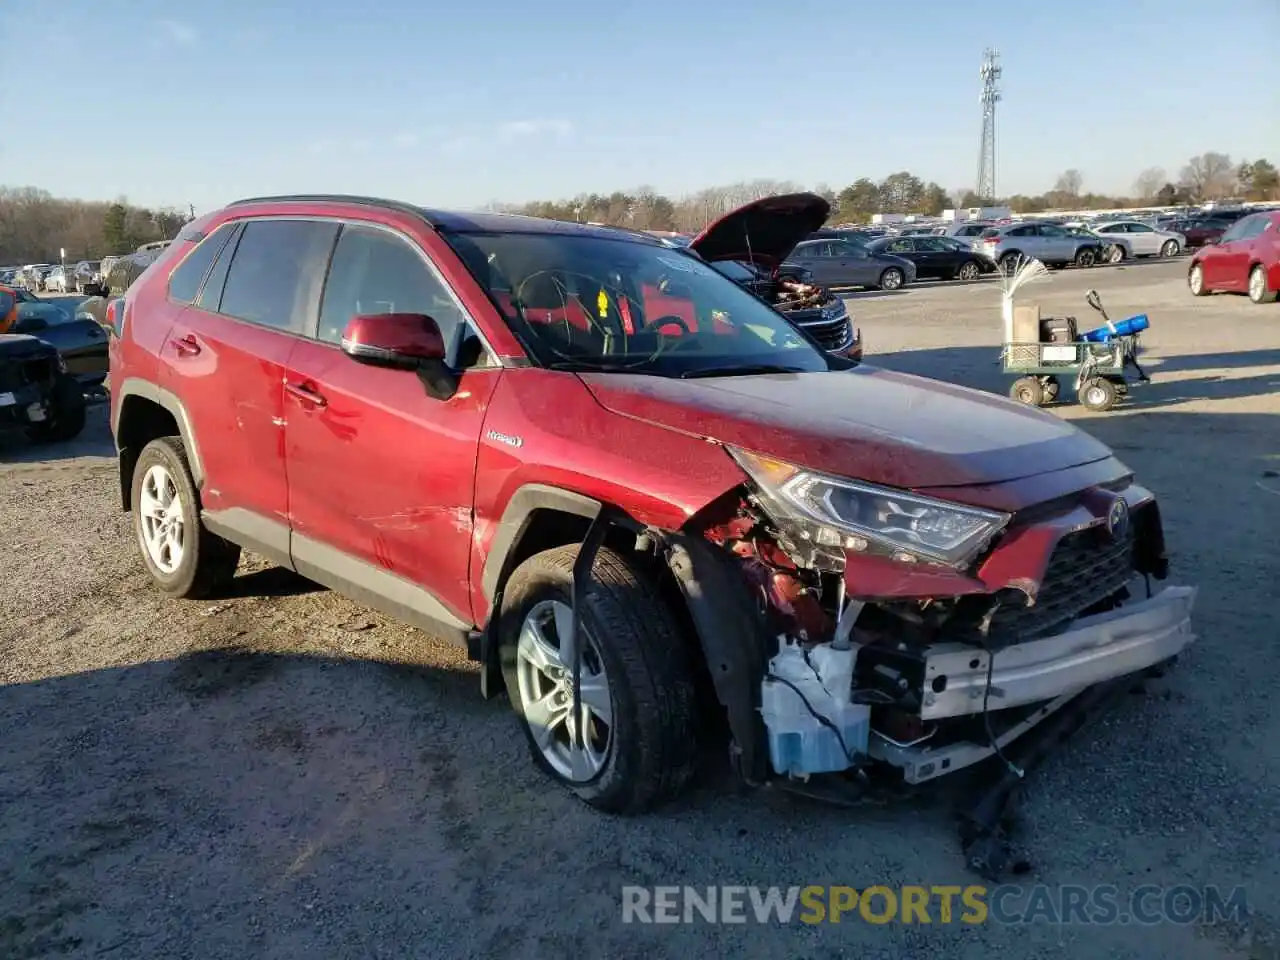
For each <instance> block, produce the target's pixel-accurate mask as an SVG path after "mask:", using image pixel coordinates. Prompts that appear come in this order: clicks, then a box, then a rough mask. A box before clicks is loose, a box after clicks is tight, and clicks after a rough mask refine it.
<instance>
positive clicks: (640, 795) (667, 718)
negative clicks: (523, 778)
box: [498, 544, 697, 814]
mask: <svg viewBox="0 0 1280 960" xmlns="http://www.w3.org/2000/svg"><path fill="white" fill-rule="evenodd" d="M578 549H579V548H578V546H577V545H576V544H574V545H570V546H565V547H558V548H556V549H554V550H548V551H545V552H544V553H539V554H537V555H535V556H533V557H530V558H529V559H528V560H526V561H524V563H522V564H520V566H519V567H517V568H516V570H515V571H514V572H513V573H512V574H511V578H510V579H509V580H508V581H507V584H506V587H505V589H504V590H503V599H502V610H501V612H500V614H499V621H498V639H499V648H498V649H499V657H500V660H501V663H502V672H503V679H504V680H505V682H506V688H507V692H508V694H509V697H510V700H511V706H512V708H513V709H514V710H515V712H516V716H517V717H519V719H520V726H521V728H522V729H523V730H524V732H525V737H526V739H527V741H528V743H529V752H530V754H531V755H532V756H533V759H534V762H535V763H536V764H537V765H538V766H539V767H541V768H542V769H543V770H544V771H546V772H547V773H548V774H550V775H551V776H552V777H553V778H554V779H556V780H558V781H559V782H560V783H562V784H563V785H565V786H567V787H568V788H569V789H570V790H572V791H573V793H575V794H576V795H577V796H578V797H579V798H580V799H581V800H583V801H584V802H586V803H588V804H590V805H591V806H593V807H596V808H598V809H600V810H604V811H607V812H610V813H626V814H630V813H642V812H644V811H646V810H649V809H651V808H653V807H654V806H657V805H658V804H660V803H662V802H664V801H666V800H669V799H671V798H672V797H674V796H675V795H676V794H678V793H679V792H680V791H681V790H682V789H683V788H684V787H685V785H686V784H687V783H688V782H689V780H690V779H691V777H692V776H693V771H694V762H695V759H696V756H697V750H696V746H695V738H694V705H695V696H694V682H693V678H692V671H691V669H690V662H689V650H688V647H686V645H685V643H684V641H683V638H682V637H681V633H680V628H679V626H678V624H677V621H676V618H675V616H674V612H673V611H672V610H671V609H670V607H669V606H668V604H667V601H666V600H664V599H663V597H662V594H661V592H660V591H659V589H658V586H657V585H656V584H655V583H654V582H653V581H652V580H651V579H650V578H649V577H648V576H647V575H646V574H645V573H644V572H643V571H642V570H641V569H639V568H638V567H637V566H636V565H635V564H633V563H632V562H631V561H630V560H628V559H627V558H626V557H625V556H623V555H622V554H619V553H616V552H615V551H613V550H610V549H607V548H601V550H600V552H599V553H598V554H597V555H596V560H595V564H594V566H593V569H592V578H591V585H590V587H589V589H588V592H587V598H586V609H585V610H584V611H582V627H583V628H584V629H585V632H586V634H587V636H588V638H589V642H590V643H591V645H592V648H593V649H594V650H595V651H596V653H597V654H598V656H599V657H600V660H601V662H602V663H603V666H604V672H605V675H606V677H607V678H608V686H609V693H610V698H611V700H612V704H613V708H612V714H613V717H612V719H613V725H612V731H611V736H610V743H609V746H608V750H607V756H606V759H605V761H604V765H603V767H602V768H601V770H600V772H599V773H597V774H596V775H595V776H594V777H593V778H592V779H590V780H587V781H584V782H575V781H572V780H569V779H567V778H565V777H562V776H561V775H560V774H559V773H558V772H557V771H556V770H555V769H554V768H553V767H552V766H551V764H550V763H549V762H548V761H547V759H546V757H545V756H544V755H543V753H542V751H541V750H540V749H539V748H538V746H537V744H536V742H535V741H534V737H533V734H532V732H531V730H530V728H529V723H528V721H527V720H526V719H525V717H524V711H523V708H522V706H521V701H520V691H519V677H518V674H517V660H516V649H517V648H516V644H517V640H518V638H519V634H520V630H521V628H522V627H523V625H524V622H525V617H526V615H527V614H528V613H529V612H530V610H532V608H533V607H534V605H535V604H537V603H539V602H541V601H544V600H556V601H559V602H561V603H567V604H569V605H570V606H572V602H573V601H572V597H573V564H574V561H575V559H576V558H577V556H578Z"/></svg>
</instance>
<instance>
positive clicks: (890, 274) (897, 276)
mask: <svg viewBox="0 0 1280 960" xmlns="http://www.w3.org/2000/svg"><path fill="white" fill-rule="evenodd" d="M903 279H905V278H904V277H903V275H902V271H901V270H899V269H898V268H897V267H890V268H889V269H888V270H886V271H885V272H884V273H882V274H880V289H881V290H897V289H898V288H900V287H901V286H902V281H903Z"/></svg>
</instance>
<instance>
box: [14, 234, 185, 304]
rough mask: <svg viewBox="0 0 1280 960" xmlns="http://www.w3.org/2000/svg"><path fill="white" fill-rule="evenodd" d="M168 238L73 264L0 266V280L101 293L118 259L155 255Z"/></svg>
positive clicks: (40, 289) (39, 288) (44, 289)
mask: <svg viewBox="0 0 1280 960" xmlns="http://www.w3.org/2000/svg"><path fill="white" fill-rule="evenodd" d="M169 242H170V241H168V240H154V241H152V242H150V243H144V244H142V245H141V246H140V247H138V249H137V250H135V251H134V253H132V254H128V255H126V256H114V257H103V258H102V259H101V260H80V261H77V262H76V263H73V264H60V263H29V264H26V265H25V266H13V267H0V283H2V284H5V285H6V286H10V287H21V288H22V289H24V290H29V291H31V292H33V293H60V294H72V293H75V294H88V295H94V294H97V293H100V292H102V291H101V289H99V288H104V287H106V286H108V283H107V281H108V278H109V277H110V275H111V272H112V270H113V269H114V268H115V267H116V265H117V264H119V263H120V262H121V261H124V260H126V259H129V258H136V257H138V256H142V257H149V259H148V262H150V260H154V259H155V257H156V256H157V255H158V254H159V253H160V251H162V250H163V249H164V248H165V247H167V246H168V245H169Z"/></svg>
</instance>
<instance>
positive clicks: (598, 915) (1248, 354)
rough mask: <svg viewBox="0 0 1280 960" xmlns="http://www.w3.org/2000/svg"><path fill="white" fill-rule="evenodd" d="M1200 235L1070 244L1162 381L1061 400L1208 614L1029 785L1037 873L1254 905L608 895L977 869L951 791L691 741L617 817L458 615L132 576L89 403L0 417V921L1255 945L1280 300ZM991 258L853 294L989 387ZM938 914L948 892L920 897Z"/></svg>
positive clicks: (940, 943) (141, 953)
mask: <svg viewBox="0 0 1280 960" xmlns="http://www.w3.org/2000/svg"><path fill="white" fill-rule="evenodd" d="M1184 273H1185V262H1182V263H1175V264H1170V263H1165V264H1139V265H1134V266H1130V267H1127V268H1123V269H1098V270H1093V271H1089V272H1084V273H1076V272H1068V273H1064V274H1060V275H1056V276H1055V279H1054V281H1053V282H1052V283H1050V284H1047V285H1045V286H1043V287H1040V288H1038V291H1037V296H1038V298H1039V299H1041V300H1042V301H1043V302H1045V303H1046V304H1047V306H1048V307H1049V308H1052V309H1054V310H1055V311H1056V310H1058V309H1059V308H1061V309H1063V310H1070V311H1072V312H1075V313H1076V314H1077V315H1079V316H1081V317H1083V316H1084V315H1085V314H1086V313H1088V310H1087V308H1086V307H1085V306H1084V304H1083V292H1084V289H1085V288H1086V286H1087V285H1089V284H1093V285H1096V286H1097V287H1098V288H1099V289H1100V290H1101V291H1102V293H1103V296H1104V299H1105V300H1106V301H1107V303H1108V305H1109V306H1110V307H1111V309H1112V311H1113V314H1114V315H1117V316H1125V315H1128V314H1129V313H1132V312H1138V311H1144V310H1145V311H1147V312H1149V313H1150V315H1151V318H1152V323H1153V330H1152V331H1151V332H1150V334H1149V335H1148V337H1147V338H1146V344H1147V347H1148V352H1147V355H1146V359H1147V360H1148V361H1149V370H1150V372H1151V373H1152V375H1153V377H1154V378H1155V380H1156V383H1154V384H1153V385H1151V386H1150V387H1147V388H1145V389H1144V390H1142V391H1141V392H1138V393H1136V394H1135V397H1134V402H1133V403H1132V405H1131V406H1130V408H1129V409H1127V410H1125V411H1116V412H1112V413H1110V414H1106V415H1102V416H1092V415H1089V414H1087V412H1085V411H1082V410H1081V409H1080V408H1078V407H1075V406H1060V407H1058V408H1057V411H1058V412H1059V413H1060V414H1061V415H1062V416H1065V417H1069V418H1072V419H1073V420H1075V421H1076V422H1077V423H1079V424H1080V425H1081V426H1082V427H1084V428H1085V429H1088V430H1090V431H1092V432H1094V433H1096V434H1097V435H1098V436H1099V437H1101V438H1102V439H1103V440H1105V441H1106V442H1108V443H1110V444H1111V445H1112V446H1113V447H1115V448H1116V449H1117V450H1118V451H1119V452H1120V455H1121V457H1122V458H1123V459H1124V460H1125V461H1126V462H1128V463H1129V464H1130V465H1131V466H1132V467H1133V468H1134V469H1135V470H1136V471H1137V472H1138V474H1139V476H1140V478H1141V479H1142V480H1143V482H1145V483H1146V484H1147V485H1149V486H1150V487H1152V488H1154V489H1155V490H1156V491H1157V492H1158V493H1159V495H1160V496H1161V497H1162V500H1163V505H1164V510H1165V514H1166V518H1167V529H1168V536H1169V539H1170V541H1171V546H1172V550H1173V553H1174V556H1175V567H1174V569H1175V571H1176V573H1175V580H1176V581H1178V582H1190V583H1197V584H1199V585H1200V587H1201V594H1200V600H1199V605H1198V629H1199V631H1200V633H1201V640H1200V642H1199V643H1198V644H1197V645H1196V647H1194V648H1193V650H1192V652H1191V653H1190V654H1189V656H1188V657H1187V658H1186V659H1185V661H1184V662H1183V663H1182V664H1181V665H1180V666H1179V668H1178V669H1177V670H1176V671H1175V672H1174V673H1172V674H1171V675H1170V676H1169V677H1168V678H1166V679H1165V680H1162V681H1160V682H1159V683H1158V684H1157V685H1156V686H1155V687H1154V688H1153V692H1152V693H1151V694H1149V695H1148V696H1146V697H1133V698H1130V699H1129V700H1127V701H1126V702H1125V703H1124V704H1122V705H1121V706H1120V707H1119V708H1118V709H1117V710H1116V711H1115V712H1113V713H1112V714H1110V715H1109V716H1108V718H1107V719H1106V720H1104V721H1103V722H1100V723H1099V724H1097V725H1095V726H1093V727H1090V728H1088V729H1086V730H1085V731H1083V732H1082V733H1081V734H1080V735H1079V736H1078V738H1077V739H1075V740H1074V741H1073V742H1072V743H1071V744H1070V745H1069V746H1068V748H1067V749H1066V750H1065V751H1064V752H1062V753H1061V754H1059V755H1058V756H1056V757H1055V758H1053V759H1052V760H1051V761H1050V763H1049V765H1048V767H1047V768H1046V769H1045V770H1044V771H1042V773H1041V774H1040V775H1039V776H1038V777H1037V779H1035V780H1034V781H1033V782H1032V783H1031V784H1030V785H1029V791H1028V802H1027V805H1026V807H1025V818H1024V823H1025V828H1026V832H1025V839H1026V843H1027V846H1028V850H1029V852H1030V853H1031V855H1032V857H1033V860H1034V872H1033V873H1032V874H1031V875H1030V876H1029V877H1025V878H1022V880H1023V881H1025V882H1034V881H1038V882H1043V883H1048V884H1061V883H1081V884H1101V883H1114V884H1118V885H1120V886H1121V887H1122V888H1125V887H1131V886H1132V885H1135V884H1141V883H1158V884H1164V885H1174V884H1179V883H1189V884H1195V885H1200V884H1217V885H1219V886H1223V887H1228V888H1229V887H1232V886H1235V885H1237V884H1242V885H1244V886H1245V887H1246V888H1247V895H1248V900H1249V904H1250V907H1251V910H1252V911H1253V917H1252V920H1251V921H1250V922H1249V923H1248V924H1245V925H1244V926H1242V927H1234V926H1233V927H1231V928H1229V929H1227V928H1222V927H1218V928H1208V927H1205V926H1199V925H1188V926H1176V925H1162V926H1157V927H1154V928H1146V927H1135V926H1133V925H1126V926H1113V927H1108V928H1102V927H1096V926H1082V925H1076V926H1045V925H1035V926H1032V927H1029V928H1020V929H1015V928H1009V927H1003V928H1002V927H994V926H987V927H983V928H972V927H961V926H959V925H957V926H954V927H950V928H943V927H940V926H921V925H918V924H917V925H913V926H900V925H889V926H873V925H869V924H866V923H864V922H862V921H860V920H857V919H855V918H847V919H846V921H845V922H844V923H842V924H840V925H837V926H831V925H827V926H820V927H805V926H802V925H799V924H796V925H793V926H785V927H784V926H769V927H763V928H762V927H757V926H749V927H732V926H714V925H709V924H706V923H702V922H699V923H696V924H693V925H685V926H667V927H638V926H626V925H623V924H622V923H621V922H620V916H621V911H620V898H621V894H620V889H621V887H622V886H623V885H624V884H646V885H653V884H695V885H708V884H760V885H768V884H780V885H784V886H787V885H792V884H801V885H803V884H851V885H854V886H857V887H864V886H867V885H870V884H876V883H879V884H890V885H893V884H903V883H924V884H944V883H968V882H971V877H970V876H969V875H968V874H966V873H965V872H964V871H963V869H962V866H961V862H960V859H959V856H958V853H957V849H956V843H955V839H954V834H953V829H952V826H951V824H950V822H949V819H948V816H947V812H946V810H945V808H943V807H942V806H940V805H929V804H926V805H923V806H913V807H911V808H910V809H868V810H865V811H862V810H857V811H850V810H836V809H829V808H826V807H821V806H816V805H812V804H809V803H805V802H801V801H798V800H795V799H790V798H788V797H785V796H777V795H774V794H772V793H766V794H754V795H751V794H739V793H735V792H733V791H732V790H730V789H728V788H727V787H726V785H725V784H723V783H721V782H719V781H718V780H717V779H716V778H715V777H713V776H709V777H707V778H705V779H706V782H704V783H702V784H701V785H700V786H699V788H698V789H697V790H696V791H695V792H694V794H693V796H691V797H690V798H689V799H688V801H687V802H684V803H682V804H680V805H678V806H676V807H674V808H671V809H666V810H664V811H662V812H661V813H659V814H656V815H653V816H650V817H647V818H644V819H636V820H622V819H611V818H608V817H604V816H601V815H597V814H595V813H593V812H592V811H590V810H588V809H587V808H585V807H583V806H581V805H580V804H578V803H576V802H574V801H572V800H570V799H568V798H567V797H566V796H565V795H564V794H562V793H561V792H560V791H559V790H557V789H555V788H552V787H551V786H550V785H549V784H548V783H547V782H546V781H545V780H544V779H543V778H542V777H540V776H539V775H538V774H537V773H536V772H535V771H534V768H533V766H532V765H531V764H530V762H529V761H528V759H527V757H526V754H525V749H524V746H523V743H522V741H521V740H520V738H519V737H518V736H517V734H516V726H515V721H514V719H513V718H512V717H511V716H510V714H509V713H508V711H507V710H506V708H505V707H504V706H503V705H502V704H500V703H496V702H495V703H484V702H482V701H481V700H480V699H479V697H478V694H477V692H476V688H477V681H476V675H475V673H474V671H473V668H472V667H471V666H470V665H469V664H467V663H465V662H464V661H463V660H462V659H461V658H460V656H459V654H458V653H457V652H456V651H454V650H453V649H449V648H442V647H440V646H439V645H436V644H434V643H433V642H431V641H430V640H428V639H426V638H424V637H423V636H422V635H420V634H417V633H415V632H413V631H411V630H408V629H406V628H404V627H401V626H399V625H398V624H395V623H392V622H388V621H386V620H385V619H384V618H382V617H379V616H376V615H372V614H370V613H369V612H368V611H367V610H364V609H362V608H360V607H358V606H356V605H354V604H351V603H349V602H347V601H345V600H342V599H340V598H337V597H335V596H333V595H331V594H328V593H325V592H322V591H319V590H317V589H315V588H312V587H310V586H309V585H308V584H306V583H304V582H302V581H299V580H297V579H295V578H293V577H291V576H287V575H284V574H282V573H280V572H278V571H273V570H270V569H267V568H265V567H263V566H262V565H259V564H251V563H247V562H246V564H245V565H244V566H243V567H242V570H241V576H240V578H239V581H238V587H237V590H236V596H235V597H233V598H229V599H228V600H226V601H224V602H220V603H217V604H207V603H206V604H195V603H175V602H162V601H161V600H160V599H159V598H158V596H157V594H156V593H155V592H154V591H153V590H151V589H150V588H149V587H148V586H147V583H146V582H145V580H144V577H143V573H142V569H141V565H140V562H139V561H138V560H137V559H136V555H135V551H134V546H133V543H132V539H131V536H130V532H129V526H128V522H127V518H126V516H125V515H123V514H121V513H120V512H119V510H118V493H117V485H116V479H115V472H114V463H113V461H112V459H111V449H110V438H109V437H108V434H107V430H106V426H105V423H106V420H105V414H104V411H103V410H101V409H99V410H97V411H96V413H95V416H94V418H93V419H92V420H91V426H90V429H89V430H88V431H87V432H86V433H85V435H84V437H83V438H82V439H81V440H79V441H77V442H76V443H75V444H73V445H69V446H67V447H65V448H58V449H44V450H39V451H34V450H31V449H28V448H25V447H23V446H19V445H15V444H7V443H6V445H3V446H0V544H3V547H4V553H5V558H4V559H5V562H6V569H5V573H4V581H5V586H4V592H3V597H4V602H3V611H2V613H3V617H2V618H0V682H2V683H3V684H4V685H3V686H0V731H2V732H0V811H2V812H3V816H2V817H0V956H3V957H5V958H13V960H17V958H24V957H38V956H73V957H91V956H92V957H96V956H103V955H105V956H109V957H112V958H126V957H130V958H131V957H139V958H161V957H163V958H166V960H177V958H186V957H191V958H201V960H208V958H221V957H227V958H234V960H243V958H246V957H281V958H292V957H298V958H308V960H312V958H318V957H326V958H327V957H362V958H364V957H401V956H421V957H438V956H477V957H480V956H483V957H487V958H501V957H512V958H514V957H521V958H533V957H549V958H550V957H556V958H559V957H564V956H583V957H587V956H592V957H596V956H598V957H610V958H623V957H640V956H685V957H690V956H718V955H733V956H737V957H743V958H748V957H757V956H758V957H770V958H778V957H806V958H815V960H816V958H835V957H844V956H849V957H854V956H856V957H885V958H903V957H925V956H940V955H945V956H948V957H962V958H980V957H988V956H1008V957H1013V956H1037V957H1066V956H1081V957H1089V958H1101V957H1178V958H1182V960H1192V958H1201V957H1204V958H1208V957H1264V956H1265V957H1274V956H1276V953H1275V949H1276V948H1275V942H1276V936H1277V933H1278V932H1280V926H1278V925H1280V858H1277V856H1276V852H1277V850H1280V821H1278V820H1277V818H1276V812H1277V802H1276V799H1277V795H1278V793H1280V791H1278V784H1280V746H1278V745H1280V711H1277V710H1276V709H1275V706H1274V700H1273V691H1274V686H1275V679H1276V677H1277V676H1280V643H1278V642H1277V641H1280V625H1278V622H1277V617H1276V614H1275V609H1276V606H1275V604H1276V585H1277V583H1280V553H1278V551H1277V549H1276V536H1277V533H1278V532H1280V523H1278V522H1277V516H1278V515H1280V426H1278V424H1280V420H1277V414H1280V390H1278V388H1280V306H1277V305H1272V306H1268V307H1255V306H1253V305H1251V304H1249V303H1248V302H1247V301H1246V300H1244V299H1243V298H1225V297H1216V298H1212V299H1208V300H1198V301H1197V300H1192V299H1191V297H1190V296H1189V295H1188V294H1187V293H1186V290H1185V285H1184V283H1183V279H1182V278H1183V276H1184ZM997 298H998V294H997V289H996V287H995V286H994V285H992V284H990V283H979V284H975V285H972V286H934V287H930V288H927V289H919V290H910V291H906V292H901V293H897V294H892V295H888V294H868V295H859V296H855V297H853V298H851V300H850V305H851V307H852V308H853V309H854V311H855V313H856V316H857V318H858V320H859V321H860V323H861V325H862V327H863V329H864V333H865V336H866V338H867V343H868V349H869V351H870V353H872V354H874V355H875V356H876V358H877V359H878V360H881V361H882V362H883V363H885V364H886V365H889V366H893V367H896V368H900V369H904V370H910V371H915V372H922V373H926V374H931V375H935V376H942V377H945V378H949V379H955V380H958V381H960V382H964V383H969V384H972V385H976V386H980V387H990V388H993V389H1001V390H1002V389H1004V388H1005V387H1006V386H1007V382H1006V381H1005V380H1004V379H1003V378H1002V377H1001V376H1000V375H999V371H998V369H997V367H996V366H995V362H994V360H995V355H996V352H995V348H994V343H995V340H996V339H997V337H998V332H997V331H998V309H997V302H998V300H997ZM935 920H936V915H935Z"/></svg>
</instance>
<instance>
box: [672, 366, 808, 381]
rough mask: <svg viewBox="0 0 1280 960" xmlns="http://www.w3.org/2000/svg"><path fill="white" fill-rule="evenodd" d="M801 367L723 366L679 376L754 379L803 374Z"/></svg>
mask: <svg viewBox="0 0 1280 960" xmlns="http://www.w3.org/2000/svg"><path fill="white" fill-rule="evenodd" d="M805 372H806V371H805V370H804V369H803V368H801V367H786V366H783V365H782V364H779V363H756V364H737V365H735V366H730V365H728V364H725V365H724V366H720V367H699V368H698V369H696V370H686V371H684V373H682V374H680V379H681V380H692V379H694V378H695V377H756V376H762V375H764V374H768V373H805Z"/></svg>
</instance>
